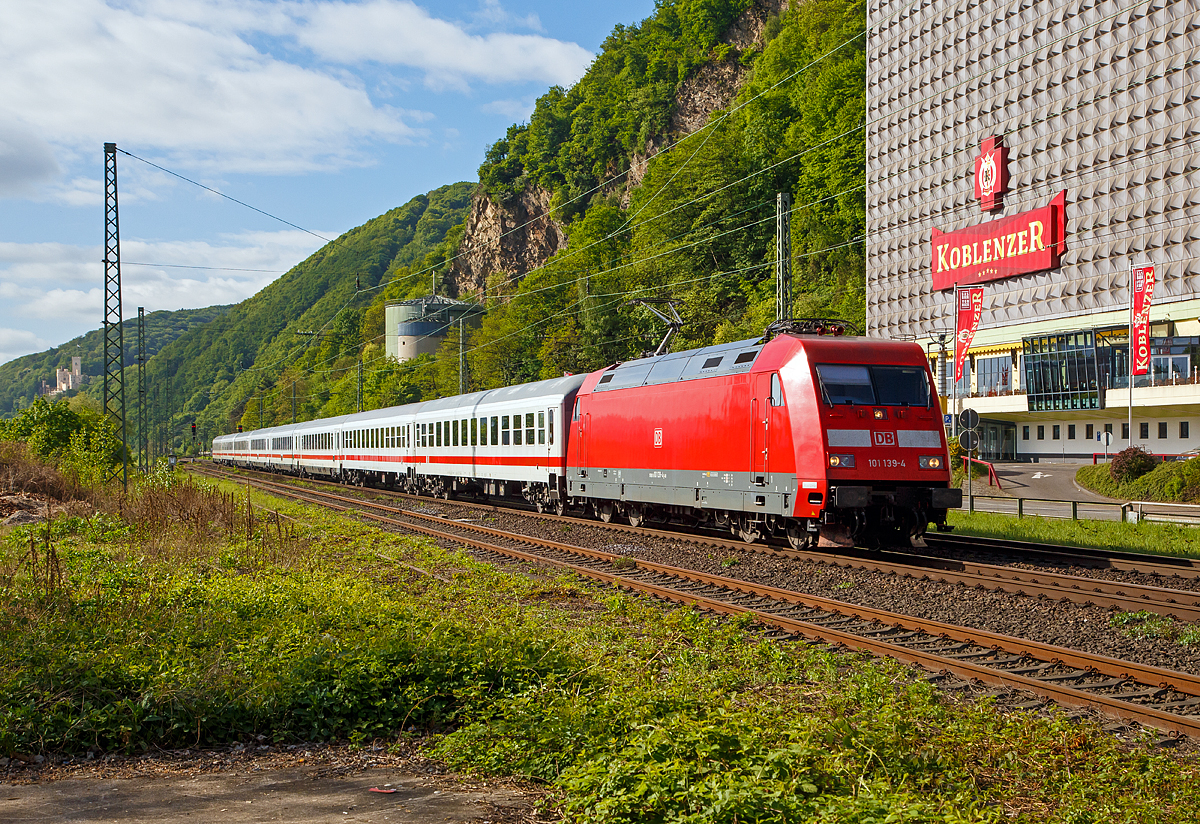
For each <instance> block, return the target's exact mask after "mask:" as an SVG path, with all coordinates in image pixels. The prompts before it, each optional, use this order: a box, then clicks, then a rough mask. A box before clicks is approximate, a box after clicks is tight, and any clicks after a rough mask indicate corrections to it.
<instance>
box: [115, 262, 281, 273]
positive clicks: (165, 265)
mask: <svg viewBox="0 0 1200 824" xmlns="http://www.w3.org/2000/svg"><path fill="white" fill-rule="evenodd" d="M121 263H122V264H123V265H125V266H153V267H161V268H163V269H205V270H207V271H210V272H263V273H265V274H269V275H282V274H284V273H285V272H287V271H290V270H288V269H284V270H279V269H238V268H235V267H232V266H192V265H188V264H184V263H135V262H133V261H129V260H123V261H121Z"/></svg>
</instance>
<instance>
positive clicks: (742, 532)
mask: <svg viewBox="0 0 1200 824" xmlns="http://www.w3.org/2000/svg"><path fill="white" fill-rule="evenodd" d="M760 527H761V525H760V524H759V523H758V522H757V521H751V520H750V519H749V518H746V517H745V516H743V517H742V518H740V519H739V520H738V525H737V536H738V537H739V538H741V539H742V540H743V541H745V542H746V543H748V544H752V543H754V542H755V541H757V540H758V539H759V536H760V533H759V529H760Z"/></svg>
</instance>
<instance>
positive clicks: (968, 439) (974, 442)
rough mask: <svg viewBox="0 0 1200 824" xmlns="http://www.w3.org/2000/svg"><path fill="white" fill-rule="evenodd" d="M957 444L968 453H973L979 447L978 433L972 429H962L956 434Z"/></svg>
mask: <svg viewBox="0 0 1200 824" xmlns="http://www.w3.org/2000/svg"><path fill="white" fill-rule="evenodd" d="M958 444H959V446H961V447H962V448H963V449H965V450H966V451H968V452H974V451H975V447H977V446H979V433H978V432H976V431H975V430H974V429H964V430H963V431H962V432H959V433H958Z"/></svg>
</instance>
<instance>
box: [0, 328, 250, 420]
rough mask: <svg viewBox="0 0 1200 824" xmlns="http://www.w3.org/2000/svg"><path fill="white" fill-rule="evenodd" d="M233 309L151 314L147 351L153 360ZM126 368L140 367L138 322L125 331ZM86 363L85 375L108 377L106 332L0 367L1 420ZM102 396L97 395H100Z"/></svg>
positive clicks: (71, 341) (89, 333)
mask: <svg viewBox="0 0 1200 824" xmlns="http://www.w3.org/2000/svg"><path fill="white" fill-rule="evenodd" d="M230 308H231V307H229V306H208V307H205V308H204V309H181V310H179V311H177V312H165V311H163V312H151V313H150V314H148V315H146V351H147V353H148V354H150V355H151V356H153V355H154V354H155V353H157V352H158V351H159V350H160V349H162V348H163V347H164V346H166V345H167V344H168V343H170V342H171V341H173V340H175V339H176V338H178V337H180V336H181V335H184V334H186V333H187V332H188V331H190V330H192V329H194V328H196V327H198V326H203V325H204V324H206V323H209V322H211V321H213V320H214V319H216V318H219V317H220V316H221V315H223V314H224V313H225V312H227V311H229V309H230ZM125 335H126V338H125V365H126V366H131V365H133V364H135V363H137V318H136V317H135V318H131V319H130V320H129V321H128V322H127V323H126V327H125ZM72 357H80V358H82V359H83V368H82V371H83V374H84V375H85V376H87V377H93V378H96V379H97V380H98V379H99V378H100V377H102V376H103V374H104V330H102V329H95V330H93V331H91V332H88V333H87V334H86V335H80V336H79V337H77V338H75V339H74V340H70V341H67V342H66V343H64V344H63V345H62V346H56V347H54V348H53V349H47V350H46V351H45V352H36V353H34V354H32V355H24V356H22V357H19V358H14V359H13V360H11V361H9V362H8V363H5V364H3V365H0V417H8V416H11V415H13V414H14V413H16V412H19V411H20V410H21V409H24V408H25V407H26V406H28V405H29V404H30V403H31V402H32V401H33V399H34V398H36V397H37V393H38V388H39V387H40V386H41V382H42V381H46V382H47V383H49V384H50V385H51V386H54V385H55V370H57V369H70V368H71V358H72ZM98 394H99V393H97V395H98Z"/></svg>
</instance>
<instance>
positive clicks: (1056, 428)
mask: <svg viewBox="0 0 1200 824" xmlns="http://www.w3.org/2000/svg"><path fill="white" fill-rule="evenodd" d="M1061 433H1062V427H1061V426H1059V425H1058V424H1054V435H1053V436H1052V437H1053V439H1054V440H1056V441H1057V440H1058V439H1059V435H1060V434H1061Z"/></svg>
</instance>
